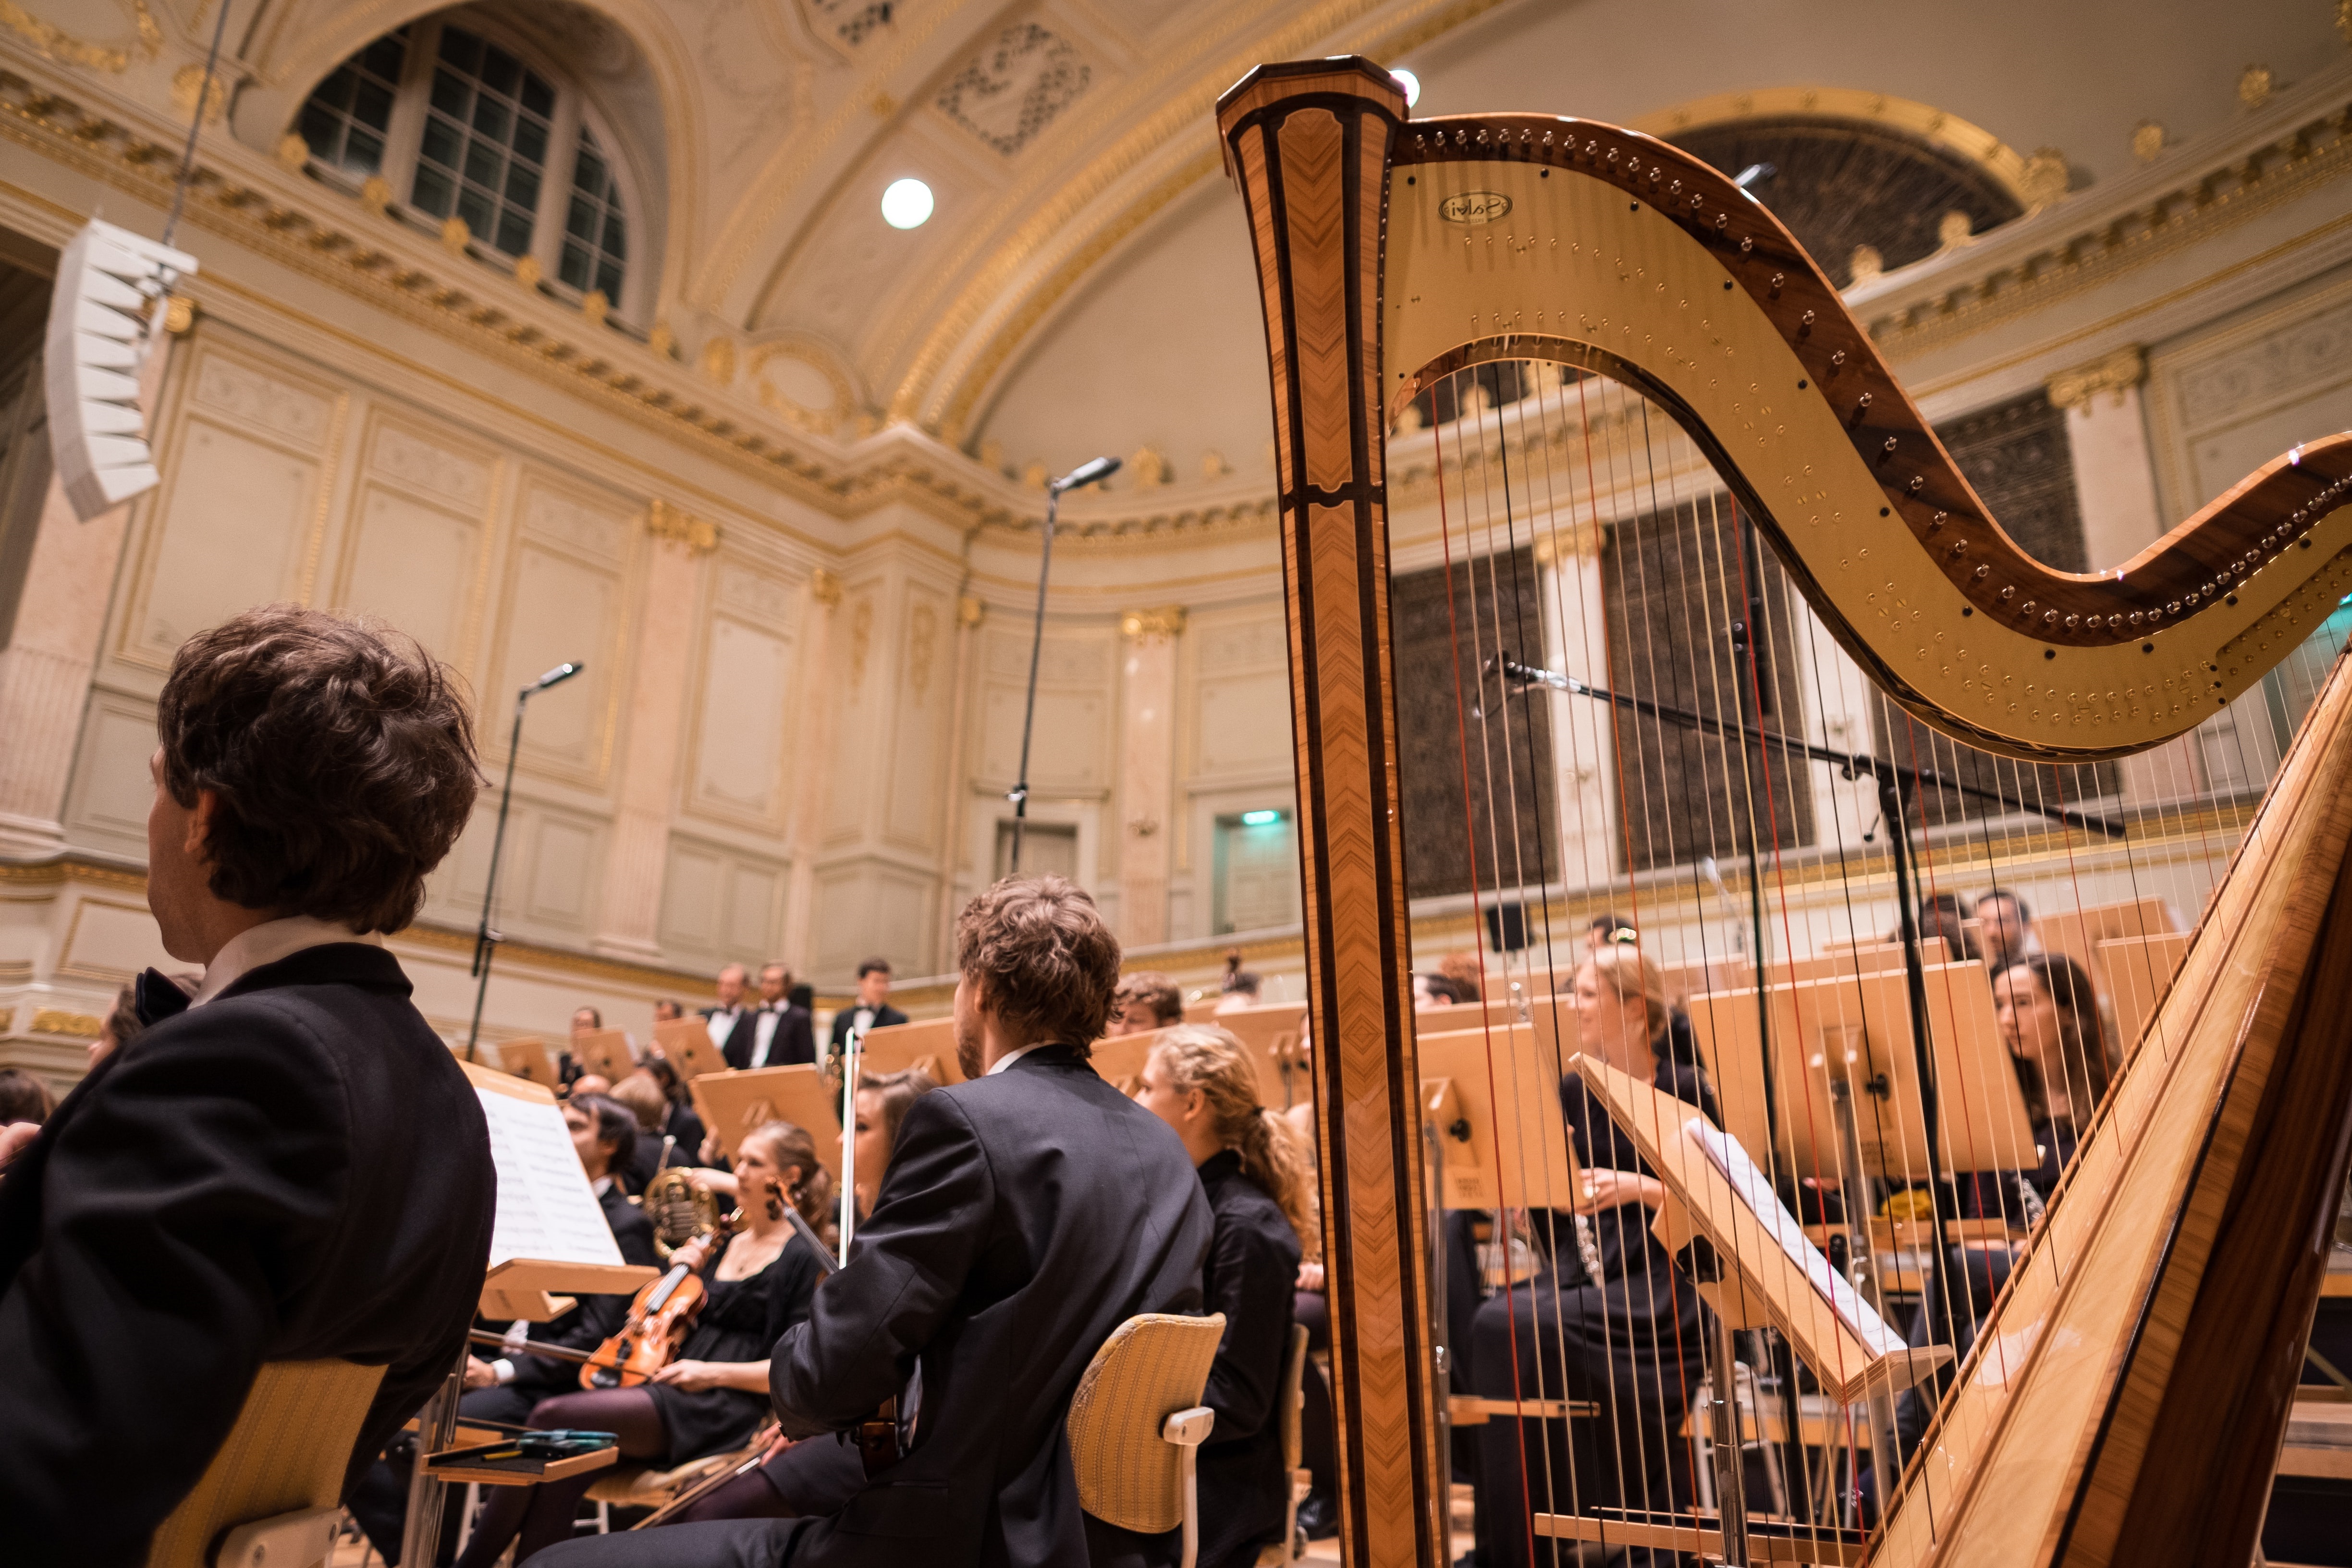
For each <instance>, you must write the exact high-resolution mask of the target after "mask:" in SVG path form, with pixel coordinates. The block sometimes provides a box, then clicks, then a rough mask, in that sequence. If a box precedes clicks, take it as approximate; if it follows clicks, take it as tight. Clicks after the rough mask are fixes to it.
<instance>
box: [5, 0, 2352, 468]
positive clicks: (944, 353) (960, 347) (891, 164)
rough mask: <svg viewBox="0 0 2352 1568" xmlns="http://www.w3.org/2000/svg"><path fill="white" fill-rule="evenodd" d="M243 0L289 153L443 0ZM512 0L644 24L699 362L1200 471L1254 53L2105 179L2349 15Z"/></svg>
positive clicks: (60, 30)
mask: <svg viewBox="0 0 2352 1568" xmlns="http://www.w3.org/2000/svg"><path fill="white" fill-rule="evenodd" d="M216 3H218V0H21V3H20V4H19V5H13V6H10V7H8V11H9V13H10V14H11V15H10V16H6V17H0V23H5V25H6V26H10V27H12V28H13V29H14V30H15V32H16V35H17V36H18V37H20V38H22V39H26V40H32V41H33V43H34V45H35V46H36V47H41V48H42V49H43V51H44V52H46V53H49V54H50V55H51V56H52V58H59V59H68V60H72V61H76V62H77V63H79V61H81V60H83V59H86V60H87V61H89V62H90V63H89V64H88V65H87V67H86V68H87V69H88V70H89V74H90V75H91V77H92V78H93V79H98V80H103V81H104V82H106V83H108V84H109V90H111V91H115V92H117V93H120V94H121V95H124V96H127V97H134V98H140V99H143V100H149V101H152V102H154V103H156V104H158V105H162V104H164V103H167V102H168V101H169V99H170V96H171V91H170V84H171V83H172V81H173V79H174V78H175V77H176V76H180V75H185V74H186V73H187V72H188V70H189V66H188V63H187V62H188V61H190V60H191V59H197V60H200V59H201V58H202V53H203V47H204V45H205V42H206V41H207V40H208V38H209V36H210V32H211V24H212V21H213V16H214V14H213V13H212V11H211V9H210V7H211V6H212V5H214V4H216ZM235 3H236V11H235V13H234V15H233V16H232V20H231V26H230V34H229V50H230V56H231V58H230V59H229V61H228V70H227V75H228V77H229V79H230V80H231V81H232V82H233V84H234V86H235V97H234V104H233V108H232V110H231V125H232V127H233V129H234V131H235V132H236V135H237V136H238V137H239V138H240V139H241V140H243V141H244V142H247V145H249V146H252V147H255V148H257V149H259V150H262V151H265V152H266V151H268V150H269V149H270V148H272V147H274V146H275V145H276V143H277V142H278V139H279V138H280V137H281V136H283V135H284V133H285V132H286V130H287V129H288V127H289V125H290V124H291V122H292V120H293V117H294V114H295V112H296V110H297V109H298V108H299V104H300V102H301V100H302V98H303V96H304V95H305V94H306V93H307V92H308V91H309V89H310V86H311V85H312V84H313V83H314V82H316V81H317V80H318V79H320V78H321V77H322V76H323V75H325V73H326V72H328V71H329V70H331V68H333V67H334V65H335V64H336V63H337V62H339V61H340V60H341V59H342V58H344V57H345V56H347V55H349V54H350V53H352V51H353V50H355V49H357V48H359V47H362V46H363V45H365V44H366V43H367V42H369V41H370V40H371V39H373V38H374V37H378V36H380V35H382V34H383V33H384V32H386V31H388V30H390V29H391V28H393V27H395V26H399V25H400V24H402V23H403V22H404V21H407V20H409V19H411V18H413V17H415V16H420V15H424V14H426V13H429V12H431V11H434V10H436V9H439V8H441V7H440V5H437V4H436V0H235ZM495 5H496V8H497V9H498V10H499V13H500V14H501V15H502V16H508V17H509V18H512V19H516V25H517V26H529V25H530V22H529V18H530V16H533V15H538V16H541V18H542V25H541V27H540V29H539V31H540V33H541V36H544V37H548V38H550V39H552V40H558V41H560V40H562V38H564V37H567V36H570V37H584V36H586V35H587V34H589V33H591V32H593V31H595V30H597V29H602V28H610V29H617V31H618V32H619V33H620V34H623V35H625V37H626V39H627V40H628V41H629V42H630V43H632V44H633V45H634V47H635V55H636V57H637V59H638V62H639V65H638V66H636V67H633V68H632V70H633V71H634V72H635V76H634V78H633V82H632V85H630V86H629V87H628V89H627V92H628V93H629V94H633V95H635V96H634V97H633V98H632V99H631V103H632V104H633V105H634V106H635V110H636V111H638V112H639V113H640V114H650V113H654V112H656V111H657V113H658V116H659V121H660V124H661V127H662V135H661V137H660V139H659V140H660V144H659V146H658V147H657V148H654V149H643V148H641V149H639V150H638V151H639V153H640V155H641V156H645V157H647V158H649V159H650V161H651V162H652V163H653V164H654V165H655V166H656V168H657V170H658V175H659V178H660V181H661V184H662V188H663V193H664V203H665V206H666V215H665V216H666V228H667V233H666V236H665V244H664V247H663V256H664V263H663V268H662V278H661V284H660V290H659V299H658V301H657V303H656V307H655V314H656V321H649V322H646V323H643V324H644V325H647V326H651V325H656V324H659V325H662V326H666V327H667V328H668V329H669V331H670V333H671V334H672V336H673V337H674V339H675V341H676V343H677V353H679V354H680V356H681V357H683V358H685V359H687V360H688V362H689V363H695V364H697V365H699V366H704V367H707V368H709V370H711V371H712V373H713V374H718V375H719V378H720V379H722V380H727V381H730V382H731V383H733V384H736V385H737V387H738V389H739V390H741V391H745V392H748V393H751V394H752V395H758V396H761V397H763V399H764V401H766V402H767V403H768V405H769V406H770V407H771V408H772V409H776V410H778V411H780V412H783V413H785V414H786V415H787V416H789V417H790V418H791V419H792V420H793V423H795V424H797V425H799V426H803V428H807V429H814V430H816V431H818V432H819V433H821V434H830V435H832V436H834V437H836V438H837V439H840V440H843V441H848V440H851V439H854V438H855V437H856V435H857V434H858V433H860V432H861V431H862V430H866V429H870V428H871V427H872V426H874V425H875V424H878V423H883V422H890V421H896V422H903V423H907V424H910V425H914V426H919V427H921V428H923V429H925V430H927V431H929V432H931V433H933V434H936V435H938V436H940V437H942V438H944V439H946V440H948V441H950V442H951V443H954V444H956V445H960V446H961V447H964V448H965V449H967V450H969V451H971V452H974V453H980V452H982V451H985V452H987V453H989V454H990V455H991V456H992V458H995V459H996V460H997V461H999V462H1000V463H1001V465H1002V466H1003V467H1004V468H1008V469H1011V470H1013V471H1016V472H1017V471H1019V470H1021V469H1023V468H1026V467H1027V466H1028V465H1029V464H1030V463H1031V462H1032V461H1044V462H1045V463H1047V464H1048V465H1049V466H1054V467H1059V466H1060V465H1062V464H1063V463H1065V462H1066V461H1069V460H1074V459H1076V458H1083V457H1085V456H1087V455H1090V454H1091V453H1093V452H1095V451H1100V450H1109V451H1116V452H1119V453H1121V454H1122V455H1127V454H1131V453H1133V452H1135V451H1136V450H1138V449H1139V447H1147V446H1148V447H1154V448H1156V449H1157V450H1159V451H1160V452H1161V453H1163V454H1164V455H1165V456H1166V458H1168V460H1169V467H1170V472H1169V476H1168V480H1169V483H1170V484H1171V485H1173V486H1223V487H1228V488H1231V487H1241V486H1245V485H1248V484H1250V483H1251V482H1253V477H1254V476H1257V477H1262V476H1263V473H1264V472H1265V456H1264V428H1265V369H1264V361H1263V358H1262V355H1261V353H1260V351H1259V348H1258V344H1257V341H1256V335H1257V332H1258V306H1257V303H1256V300H1255V296H1254V293H1253V290H1252V287H1251V283H1250V278H1249V268H1248V246H1247V237H1246V235H1245V234H1244V231H1243V228H1242V226H1241V221H1240V216H1239V213H1238V208H1237V205H1236V204H1235V202H1234V197H1233V196H1232V195H1231V193H1230V191H1229V190H1228V189H1227V187H1226V185H1225V182H1224V180H1223V176H1222V174H1220V173H1219V165H1218V161H1217V156H1216V149H1215V144H1214V139H1213V128H1212V112H1211V111H1212V106H1213V102H1214V100H1215V99H1216V96H1217V94H1218V93H1219V92H1220V91H1222V90H1223V89H1224V88H1225V87H1227V86H1229V85H1230V84H1231V83H1232V82H1233V81H1234V80H1235V79H1238V78H1239V77H1240V76H1241V75H1242V74H1243V73H1244V71H1245V70H1247V69H1248V68H1249V67H1250V66H1252V65H1253V64H1255V63H1257V62H1259V61H1261V60H1267V59H1280V58H1298V57H1302V56H1313V55H1322V54H1332V53H1339V52H1361V53H1365V54H1369V55H1370V56H1372V57H1373V58H1377V59H1381V60H1383V61H1385V62H1388V63H1391V64H1397V65H1403V66H1408V67H1410V68H1412V69H1413V70H1414V71H1415V72H1416V73H1417V74H1418V75H1419V77H1420V78H1421V80H1422V82H1423V97H1422V100H1421V103H1420V106H1419V109H1418V110H1417V111H1416V112H1419V113H1423V114H1448V113H1458V112H1465V111H1474V110H1536V111H1549V112H1558V113H1573V114H1580V115H1586V116H1590V117H1592V118H1597V119H1601V120H1609V121H1617V122H1620V123H1628V124H1633V125H1635V126H1637V127H1639V128H1642V129H1644V130H1649V131H1652V132H1655V133H1657V134H1661V135H1668V136H1673V135H1675V134H1677V132H1684V131H1689V130H1691V129H1692V128H1693V127H1713V128H1714V131H1713V132H1710V134H1715V135H1716V139H1717V140H1724V139H1725V138H1723V137H1722V136H1721V135H1720V134H1719V132H1720V128H1721V127H1722V125H1723V124H1724V123H1725V121H1726V118H1727V114H1728V116H1729V117H1730V118H1732V119H1744V118H1748V117H1750V113H1751V112H1752V115H1753V116H1754V117H1759V118H1760V117H1762V116H1764V115H1765V114H1767V113H1768V112H1770V111H1787V110H1789V108H1790V95H1792V94H1793V95H1795V96H1796V98H1797V100H1798V102H1799V104H1800V106H1801V105H1802V104H1803V103H1804V101H1805V100H1806V98H1807V95H1809V94H1811V93H1815V92H1818V93H1820V94H1821V95H1822V101H1823V102H1825V103H1829V104H1831V105H1832V108H1835V107H1836V106H1843V108H1842V109H1839V110H1838V111H1839V112H1852V113H1862V114H1864V115H1865V117H1866V115H1867V113H1868V112H1869V111H1868V110H1867V105H1868V104H1869V103H1871V102H1873V101H1875V100H1879V99H1880V97H1881V95H1884V100H1885V102H1887V103H1889V104H1895V105H1901V106H1904V107H1903V110H1902V112H1901V113H1899V114H1898V113H1895V111H1894V110H1889V111H1887V112H1888V114H1889V115H1890V116H1892V118H1893V120H1895V121H1901V122H1902V128H1904V129H1906V130H1908V131H1911V132H1917V131H1919V130H1920V125H1921V124H1923V123H1928V122H1932V121H1933V120H1934V117H1935V116H1937V115H1943V116H1948V117H1950V121H1951V122H1952V123H1953V124H1955V125H1958V126H1961V127H1964V128H1968V130H1969V134H1971V135H1975V134H1977V133H1979V132H1980V133H1981V137H1982V144H1981V145H1977V146H1976V148H1975V151H1973V152H1969V151H1968V150H1967V147H1966V146H1963V147H1962V152H1963V153H1965V155H1967V156H1971V157H1974V158H1976V159H1977V160H1978V162H1979V163H1981V164H1982V165H1983V167H1984V169H1985V170H1986V171H1987V174H1988V177H1989V178H1990V179H1991V180H1992V181H1993V182H1994V183H1995V184H2000V185H2001V186H2003V187H2005V188H2009V189H2011V190H2015V189H2017V188H2019V184H2020V179H2021V168H2022V167H2023V163H2024V161H2025V160H2027V159H2028V158H2030V157H2031V155H2032V153H2035V152H2037V151H2039V150H2041V149H2045V148H2047V149H2056V150H2058V152H2059V153H2061V157H2060V158H2059V159H2058V160H2057V161H2056V167H2057V168H2058V169H2059V170H2060V171H2062V172H2063V175H2064V177H2065V179H2066V181H2067V183H2069V184H2072V185H2073V186H2074V187H2075V188H2077V189H2080V188H2083V187H2085V186H2095V185H2096V184H2098V183H2099V182H2101V181H2103V180H2107V179H2111V178H2114V177H2116V175H2118V174H2122V173H2124V172H2125V171H2126V170H2128V169H2129V168H2131V167H2132V166H2133V160H2134V158H2135V155H2136V154H2135V153H2134V150H2133V134H2134V131H2135V129H2136V128H2137V127H2138V126H2140V125H2141V124H2142V123H2143V122H2144V121H2156V122H2158V123H2159V124H2160V125H2161V126H2162V127H2163V132H2164V139H2165V141H2166V142H2168V143H2179V142H2184V141H2189V140H2192V139H2195V138H2197V137H2199V136H2200V135H2202V134H2204V133H2207V132H2213V131H2215V130H2217V129H2219V128H2225V127H2226V126H2227V124H2228V123H2229V122H2230V121H2231V119H2232V117H2234V116H2238V115H2241V114H2243V113H2244V112H2246V110H2244V108H2243V107H2242V105H2241V103H2240V102H2239V100H2238V97H2237V91H2236V89H2237V84H2238V79H2239V75H2240V73H2241V72H2242V70H2243V69H2244V68H2245V67H2246V66H2247V65H2249V64H2252V63H2255V62H2260V63H2263V64H2265V65H2267V66H2269V67H2270V68H2272V69H2273V73H2274V76H2275V78H2276V79H2277V80H2278V81H2279V82H2280V83H2282V84H2291V83H2292V82H2294V80H2295V79H2298V78H2299V77H2304V76H2307V75H2310V74H2312V73H2315V72H2316V71H2318V70H2319V69H2321V68H2324V67H2326V66H2327V65H2329V64H2330V63H2332V62H2334V61H2335V60H2336V59H2338V58H2341V56H2342V54H2343V51H2344V48H2345V40H2344V39H2343V38H2341V37H2338V35H2337V32H2336V27H2335V26H2334V25H2333V24H2334V22H2335V20H2336V18H2335V10H2336V7H2335V6H2334V5H2331V4H2329V3H2327V0H2291V3H2287V0H2281V3H2274V4H2268V5H2252V6H2221V5H2213V4H2211V3H2210V0H2074V3H2072V4H2067V5H2050V4H2048V3H2047V0H1976V3H1975V4H1972V5H1968V6H1965V7H1953V6H1945V5H1924V4H1906V5H1877V6H1866V5H1865V6H1856V5H1851V4H1843V3H1833V0H1744V3H1742V4H1739V5H1725V4H1722V3H1721V0H1288V3H1281V4H1277V3H1274V0H1017V3H1013V4H984V3H982V0H495ZM42 29H47V32H46V33H44V32H43V31H42ZM43 39H47V42H46V43H43V42H42V40H43ZM76 49H79V50H82V51H84V53H83V55H82V56H80V57H77V56H74V55H73V53H72V51H73V50H76ZM615 90H616V91H618V90H619V89H615ZM186 96H187V99H188V100H189V101H190V102H193V98H194V89H193V87H192V86H191V87H190V88H189V89H188V91H187V94H186ZM1743 103H1745V104H1748V110H1740V109H1739V108H1738V106H1739V105H1741V104H1743ZM1727 104H1728V105H1730V106H1732V107H1731V108H1730V109H1729V110H1727V108H1726V105H1727ZM1856 104H1861V105H1864V109H1863V110H1856V109H1854V107H1853V106H1854V105H1856ZM1823 112H1827V110H1823ZM1922 113H1924V114H1926V115H1927V116H1928V117H1929V121H1918V122H1915V121H1916V117H1917V115H1918V114H1922ZM1906 115H1907V116H1909V117H1910V118H1909V119H1906V118H1905V117H1906ZM1730 140H1731V141H1733V142H1736V140H1737V139H1736V137H1734V138H1731V139H1730ZM1960 140H1961V142H1966V138H1961V139H1960ZM1956 144H1957V143H1956ZM2163 155H2164V154H2163V153H2158V156H2159V157H2160V156H2163ZM2043 172H2044V174H2047V173H2048V169H2047V166H2045V168H2044V171H2043ZM907 174H914V175H919V176H920V177H921V178H923V179H924V180H926V181H927V182H928V183H929V184H930V185H931V186H932V188H933V190H934V191H935V192H936V193H937V196H938V209H937V212H936V214H935V216H933V217H932V218H931V220H930V221H929V224H927V225H926V226H923V227H921V228H919V229H916V230H913V231H909V232H904V233H902V232H899V231H897V230H893V229H890V228H888V227H887V226H886V225H884V224H883V222H882V221H881V218H880V216H879V212H878V200H879V196H880V193H881V191H882V188H883V187H884V186H885V185H886V184H888V183H889V182H890V181H891V180H894V179H896V178H898V177H900V176H902V175H907ZM1764 199H1765V200H1766V201H1767V202H1768V203H1769V201H1770V199H1771V196H1770V193H1769V191H1767V192H1766V193H1765V198H1764ZM1843 260H1844V258H1833V262H1832V265H1833V269H1835V267H1836V266H1838V265H1842V264H1843ZM665 341H667V340H665ZM706 351H708V352H706ZM1211 453H1214V454H1215V455H1216V458H1218V459H1219V462H1218V463H1211V462H1209V461H1208V460H1207V459H1208V457H1209V454H1211ZM1220 463H1221V464H1222V465H1223V466H1224V467H1225V468H1230V469H1231V470H1232V472H1231V473H1230V474H1226V475H1218V474H1215V473H1213V469H1215V468H1217V467H1219V464H1220Z"/></svg>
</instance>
